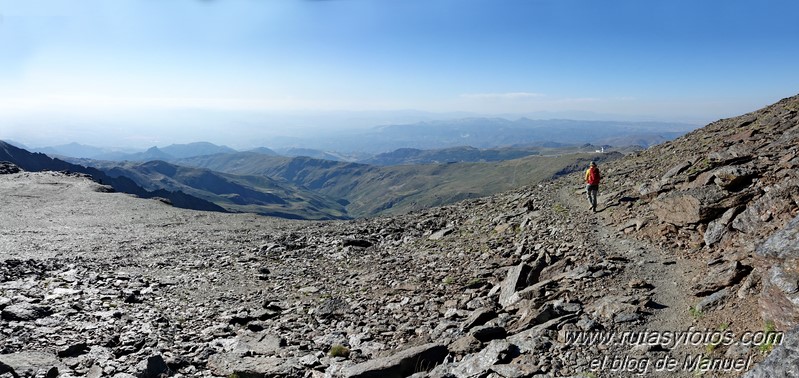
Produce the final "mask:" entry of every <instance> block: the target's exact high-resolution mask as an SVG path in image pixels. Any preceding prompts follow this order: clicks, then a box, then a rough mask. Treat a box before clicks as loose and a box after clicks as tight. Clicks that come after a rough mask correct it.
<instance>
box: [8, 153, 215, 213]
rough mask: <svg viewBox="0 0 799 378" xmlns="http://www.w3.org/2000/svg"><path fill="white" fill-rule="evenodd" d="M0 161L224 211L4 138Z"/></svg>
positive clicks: (183, 205) (188, 206)
mask: <svg viewBox="0 0 799 378" xmlns="http://www.w3.org/2000/svg"><path fill="white" fill-rule="evenodd" d="M0 161H8V162H11V163H14V164H16V165H17V166H18V167H20V168H22V169H23V170H26V171H32V172H38V171H69V172H75V173H83V174H87V175H89V176H91V177H92V179H94V180H95V181H97V182H99V183H102V184H105V185H109V186H111V187H112V188H114V190H116V191H118V192H122V193H129V194H134V195H136V196H138V197H141V198H163V199H165V200H167V201H169V202H170V203H171V204H172V205H173V206H175V207H181V208H186V209H194V210H208V211H225V209H224V208H222V207H221V206H219V205H216V204H214V203H211V202H209V201H206V200H203V199H200V198H197V197H193V196H190V195H187V194H185V193H183V192H180V191H168V190H165V189H163V188H157V189H154V190H146V189H144V188H142V187H141V186H139V185H137V184H136V183H135V182H133V181H132V180H131V179H129V178H127V177H113V176H110V175H108V174H106V173H105V172H103V171H101V170H99V169H95V168H90V167H84V166H81V165H76V164H71V163H68V162H66V161H63V160H59V159H53V158H51V157H49V156H47V155H45V154H42V153H31V152H29V151H27V150H24V149H21V148H18V147H15V146H12V145H10V144H8V143H6V142H3V141H0Z"/></svg>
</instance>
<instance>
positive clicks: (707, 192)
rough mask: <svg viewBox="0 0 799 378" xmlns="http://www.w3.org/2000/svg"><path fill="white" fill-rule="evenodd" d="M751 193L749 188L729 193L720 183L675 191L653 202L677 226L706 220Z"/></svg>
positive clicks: (664, 218)
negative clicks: (721, 187)
mask: <svg viewBox="0 0 799 378" xmlns="http://www.w3.org/2000/svg"><path fill="white" fill-rule="evenodd" d="M751 196H752V194H751V193H750V192H748V191H741V192H735V193H730V192H727V191H725V190H722V189H720V188H719V187H717V186H715V185H712V186H703V187H701V188H694V189H688V190H683V191H673V192H671V193H668V194H665V195H663V196H662V197H658V199H657V200H655V201H653V202H652V211H653V212H654V213H655V215H657V217H658V218H659V219H660V220H661V221H663V222H666V223H671V224H674V225H677V226H687V225H689V224H698V223H707V222H708V221H710V220H712V219H714V218H716V217H717V216H718V215H719V214H721V213H723V212H724V211H725V210H727V209H729V208H733V207H736V206H739V205H741V204H743V203H746V201H748V200H749V199H750V198H751Z"/></svg>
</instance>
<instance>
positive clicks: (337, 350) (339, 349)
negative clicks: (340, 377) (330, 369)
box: [327, 344, 350, 358]
mask: <svg viewBox="0 0 799 378" xmlns="http://www.w3.org/2000/svg"><path fill="white" fill-rule="evenodd" d="M327 354H329V355H330V356H331V357H344V358H347V357H349V356H350V348H347V347H345V346H344V345H340V344H335V345H333V346H332V347H330V352H328V353H327Z"/></svg>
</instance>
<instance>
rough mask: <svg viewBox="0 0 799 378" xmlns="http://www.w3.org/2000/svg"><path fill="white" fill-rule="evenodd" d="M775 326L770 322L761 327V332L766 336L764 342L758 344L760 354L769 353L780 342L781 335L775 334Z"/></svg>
mask: <svg viewBox="0 0 799 378" xmlns="http://www.w3.org/2000/svg"><path fill="white" fill-rule="evenodd" d="M776 331H777V326H776V325H775V324H774V322H772V321H771V320H769V321H767V322H766V324H765V326H764V327H763V332H764V333H765V334H766V336H765V337H766V342H765V343H763V344H760V346H759V347H758V348H759V349H760V352H761V353H765V354H768V353H771V351H772V350H774V347H776V346H777V345H779V344H780V342H782V335H778V334H776Z"/></svg>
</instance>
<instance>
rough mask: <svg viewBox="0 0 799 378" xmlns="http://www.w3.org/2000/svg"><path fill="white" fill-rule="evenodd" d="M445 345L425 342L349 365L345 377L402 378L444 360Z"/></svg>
mask: <svg viewBox="0 0 799 378" xmlns="http://www.w3.org/2000/svg"><path fill="white" fill-rule="evenodd" d="M447 353H448V351H447V347H445V346H443V345H441V344H435V343H433V344H425V345H421V346H418V347H413V348H410V349H406V350H404V351H402V352H399V353H397V354H395V355H393V356H390V357H386V358H378V359H375V360H371V361H367V362H364V363H361V364H358V365H355V366H352V367H350V368H349V369H347V371H346V372H345V374H344V376H345V377H347V378H402V377H407V376H409V375H411V374H414V373H417V372H421V371H428V370H430V369H432V368H433V367H435V366H436V365H438V364H439V363H441V361H444V358H445V357H446V356H447Z"/></svg>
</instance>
